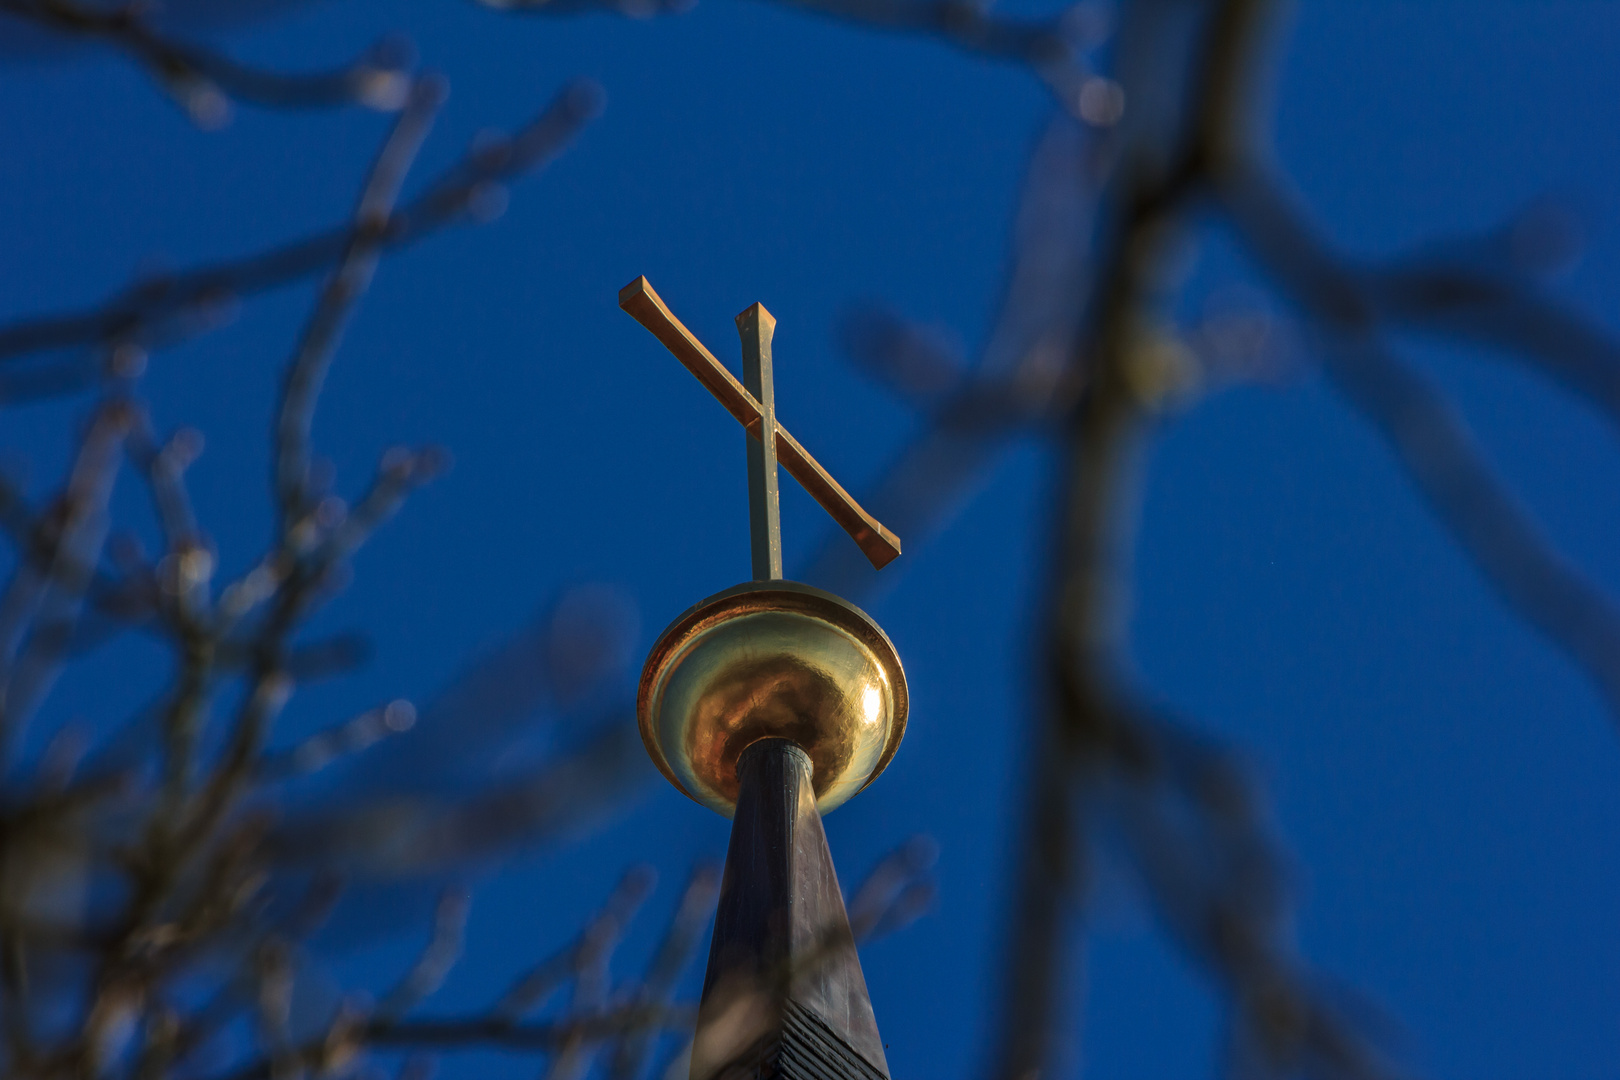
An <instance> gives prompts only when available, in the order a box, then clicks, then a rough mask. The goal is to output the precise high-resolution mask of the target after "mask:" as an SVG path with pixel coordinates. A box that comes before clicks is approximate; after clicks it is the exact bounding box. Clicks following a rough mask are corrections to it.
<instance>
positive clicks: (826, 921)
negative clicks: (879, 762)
mask: <svg viewBox="0 0 1620 1080" xmlns="http://www.w3.org/2000/svg"><path fill="white" fill-rule="evenodd" d="M737 772H738V777H739V779H740V780H741V790H740V792H739V794H738V798H737V814H736V817H735V818H734V819H733V822H732V826H731V847H730V850H729V851H728V852H727V853H726V872H725V877H724V879H723V881H722V884H721V887H720V908H719V911H718V913H717V914H716V916H715V923H714V944H713V946H712V947H711V948H710V950H709V969H708V974H707V975H706V977H705V978H704V982H703V1003H702V1005H701V1007H700V1009H699V1012H698V1027H697V1036H696V1038H695V1040H694V1042H693V1049H692V1072H691V1076H692V1080H755V1078H759V1080H765V1078H771V1080H775V1078H778V1077H780V1078H782V1080H831V1078H833V1077H838V1078H840V1080H842V1078H844V1077H849V1078H859V1080H877V1078H879V1077H883V1078H886V1077H887V1076H888V1075H889V1065H888V1061H887V1060H886V1059H885V1058H884V1056H883V1041H882V1039H881V1038H880V1037H879V1035H878V1029H877V1019H876V1017H874V1016H873V1015H872V1002H871V1000H870V999H869V998H868V997H867V993H866V979H865V977H864V976H863V975H862V974H861V963H860V959H859V958H858V957H857V956H856V954H855V942H854V940H853V938H852V937H851V935H850V929H849V916H848V915H847V914H846V913H845V911H844V899H843V894H842V893H841V892H840V891H839V888H838V875H837V873H836V872H835V871H834V870H833V864H832V856H831V855H830V854H829V852H828V850H827V834H826V832H825V831H824V830H823V829H822V827H821V813H820V811H818V810H817V809H816V800H815V794H814V791H813V788H812V785H811V764H810V756H809V755H808V754H806V753H805V752H804V751H803V750H801V749H799V748H798V747H797V746H796V745H794V744H793V743H791V742H789V741H788V740H786V739H761V740H760V741H758V742H756V743H754V744H752V745H751V746H749V747H748V749H747V750H745V751H744V752H743V754H742V759H741V760H740V761H739V762H738V765H737Z"/></svg>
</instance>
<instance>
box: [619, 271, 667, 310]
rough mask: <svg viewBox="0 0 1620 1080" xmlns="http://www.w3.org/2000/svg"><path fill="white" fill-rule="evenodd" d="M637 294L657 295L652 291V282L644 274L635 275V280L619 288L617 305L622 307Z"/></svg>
mask: <svg viewBox="0 0 1620 1080" xmlns="http://www.w3.org/2000/svg"><path fill="white" fill-rule="evenodd" d="M638 296H652V297H657V296H658V294H657V293H655V292H653V287H652V283H651V282H649V281H648V280H647V275H645V274H641V275H639V276H637V278H636V280H634V281H632V282H631V283H630V284H628V285H626V286H625V287H624V288H622V289H620V290H619V306H620V307H624V306H625V305H626V304H628V303H629V302H630V301H632V300H634V299H635V298H636V297H638Z"/></svg>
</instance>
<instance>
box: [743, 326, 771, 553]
mask: <svg viewBox="0 0 1620 1080" xmlns="http://www.w3.org/2000/svg"><path fill="white" fill-rule="evenodd" d="M775 332H776V319H775V318H774V317H773V316H772V315H771V313H770V312H768V311H766V310H765V307H764V305H762V304H754V305H753V306H752V307H750V308H749V309H748V310H747V311H745V312H743V313H742V314H741V315H738V316H737V333H738V335H740V336H741V337H742V355H743V386H744V387H746V388H747V390H748V392H749V393H750V394H753V395H754V398H755V399H756V400H757V401H758V402H759V406H760V418H759V430H758V431H757V432H756V431H754V430H753V429H752V426H750V430H749V432H748V437H747V438H746V440H745V441H746V442H747V443H748V535H749V540H750V544H751V547H752V550H753V557H754V580H755V581H780V580H782V513H781V499H780V496H779V493H778V489H777V486H776V389H775V387H774V385H773V380H772V378H771V335H772V334H774V333H775Z"/></svg>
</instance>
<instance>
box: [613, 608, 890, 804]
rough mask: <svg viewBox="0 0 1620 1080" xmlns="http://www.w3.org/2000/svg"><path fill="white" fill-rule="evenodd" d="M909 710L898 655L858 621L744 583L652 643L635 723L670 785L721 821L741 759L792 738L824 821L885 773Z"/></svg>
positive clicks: (843, 611) (857, 613)
mask: <svg viewBox="0 0 1620 1080" xmlns="http://www.w3.org/2000/svg"><path fill="white" fill-rule="evenodd" d="M908 704H909V703H908V701H907V698H906V675H905V672H904V670H902V669H901V667H900V656H899V654H898V653H896V652H895V650H894V645H893V643H892V642H890V641H889V638H888V635H886V634H885V633H884V632H883V631H882V630H881V629H879V628H878V625H877V623H875V622H873V621H872V620H871V618H870V617H868V616H867V614H866V613H865V612H864V611H862V610H861V609H860V608H858V607H856V606H855V605H854V604H851V603H849V602H848V601H847V600H843V599H841V598H839V597H837V596H834V595H833V594H832V593H829V592H824V591H822V590H821V589H816V588H812V587H811V586H809V585H801V584H799V583H798V582H795V581H751V582H748V583H746V584H743V585H738V586H736V587H735V588H731V589H727V590H726V591H725V592H722V593H717V594H716V595H714V596H711V597H709V598H708V599H707V600H704V601H703V602H701V603H699V604H697V605H696V606H694V607H692V608H689V609H688V610H687V611H686V612H685V613H684V614H683V615H681V617H680V618H678V619H676V620H675V621H674V622H673V623H671V624H670V625H669V628H668V629H666V630H665V631H664V632H663V634H662V635H660V636H659V638H658V642H657V643H656V644H655V645H654V646H653V649H652V652H651V653H650V654H649V655H648V657H647V665H646V667H644V668H643V669H642V671H641V686H640V689H639V691H638V693H637V695H636V719H637V721H638V723H639V724H640V726H641V738H642V741H643V742H645V743H646V744H647V753H648V755H649V756H651V757H652V759H653V763H654V764H656V765H657V766H658V768H659V770H660V771H661V772H663V774H664V775H665V776H666V777H667V778H668V779H669V782H670V783H672V784H674V785H675V787H676V788H678V789H679V790H680V791H681V792H682V793H683V794H685V795H687V796H689V797H690V798H692V799H694V800H695V801H697V802H700V803H702V804H703V805H704V806H707V807H709V808H710V809H712V810H715V811H717V812H719V813H721V814H724V815H725V816H726V817H730V816H731V815H732V813H733V812H734V810H735V809H736V805H737V759H738V758H739V757H740V756H741V755H742V752H743V751H744V750H745V749H747V748H748V746H749V745H750V744H752V743H754V742H757V741H758V740H760V739H766V738H771V737H777V738H784V739H790V740H792V741H793V742H794V743H796V744H797V745H798V746H799V747H800V749H802V750H804V752H805V753H807V754H809V755H810V761H811V764H812V766H813V772H812V775H811V785H812V786H813V787H814V789H815V793H816V806H817V808H818V809H820V811H821V812H822V813H826V812H827V811H829V810H832V809H833V808H834V807H836V806H840V805H842V804H843V803H844V802H846V801H847V800H848V799H849V798H850V796H852V795H854V794H855V793H856V792H858V791H860V790H861V789H862V788H864V787H865V786H866V785H867V784H870V783H871V782H872V781H873V780H874V779H876V778H877V775H878V774H879V773H881V772H882V771H883V769H884V767H885V766H887V765H888V764H889V759H890V758H892V757H894V752H895V750H897V749H898V748H899V746H900V739H901V737H902V736H903V735H904V734H905V730H906V711H907V708H908Z"/></svg>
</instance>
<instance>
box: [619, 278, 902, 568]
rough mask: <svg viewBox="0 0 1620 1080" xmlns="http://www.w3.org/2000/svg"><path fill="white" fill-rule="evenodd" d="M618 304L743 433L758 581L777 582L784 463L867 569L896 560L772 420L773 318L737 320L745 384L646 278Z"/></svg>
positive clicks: (756, 309) (883, 539) (885, 538)
mask: <svg viewBox="0 0 1620 1080" xmlns="http://www.w3.org/2000/svg"><path fill="white" fill-rule="evenodd" d="M619 306H620V307H621V308H623V309H624V310H625V311H627V312H629V313H630V315H631V316H633V317H634V318H635V320H636V321H637V322H639V323H640V324H641V325H642V326H645V327H646V328H647V329H648V330H650V331H652V335H653V337H656V338H657V339H658V340H659V341H662V342H663V343H664V347H665V348H667V349H669V351H670V352H672V353H674V354H675V358H676V359H677V360H679V361H680V362H681V363H682V364H685V365H686V369H687V370H688V371H690V372H691V373H692V374H693V375H696V376H697V380H698V382H700V383H702V384H703V385H704V386H706V387H708V390H709V393H711V394H713V395H714V396H715V397H716V398H718V399H719V400H720V404H722V405H724V406H725V407H726V411H727V412H729V413H731V415H732V416H734V417H736V418H737V421H738V422H739V423H741V424H742V426H743V427H744V428H745V429H747V432H748V520H749V539H750V542H751V545H752V549H753V556H754V580H755V581H780V580H781V578H782V523H781V515H780V509H779V500H778V496H777V487H776V466H777V463H778V462H781V464H782V467H783V468H785V469H787V471H788V475H789V476H792V477H793V478H794V479H795V480H797V481H798V482H799V483H800V484H802V485H803V486H804V489H805V490H806V491H808V492H809V493H810V495H811V497H812V498H814V499H815V500H816V502H818V503H820V504H821V508H822V509H823V510H825V511H827V513H828V514H830V515H832V519H833V520H834V521H836V522H838V524H839V525H841V526H843V529H844V531H845V532H847V533H849V535H850V538H851V539H853V540H854V541H855V543H856V544H857V545H859V547H860V549H861V551H862V552H864V553H865V555H866V557H867V558H868V559H869V560H871V563H872V565H873V566H874V567H875V568H877V569H879V570H881V569H883V568H884V567H885V566H887V565H888V564H889V563H891V562H893V561H894V560H895V559H896V558H897V557H898V556H899V555H900V538H899V537H898V536H896V535H894V533H892V532H890V531H889V530H888V529H885V528H884V527H883V526H882V525H881V524H879V522H878V520H877V519H876V518H874V517H873V516H872V515H871V514H868V513H867V512H866V511H865V510H863V509H861V505H860V503H858V502H856V501H855V500H854V499H853V498H852V497H851V496H850V494H849V492H847V491H845V490H844V489H843V488H842V487H841V486H840V485H839V483H838V481H836V480H834V479H833V478H832V476H831V475H830V474H829V473H828V472H827V470H826V469H824V468H822V467H821V463H820V462H818V461H817V460H816V459H815V458H813V457H811V456H810V451H808V450H806V449H805V448H804V447H803V446H802V445H800V443H799V440H798V439H795V438H794V437H793V436H792V435H789V434H788V430H787V428H785V427H783V426H782V425H781V424H779V423H777V421H776V390H775V387H774V385H773V380H772V378H771V335H772V334H773V333H774V332H775V330H776V319H775V318H774V317H773V316H772V315H771V313H770V312H768V311H766V310H765V307H764V305H762V304H754V305H753V306H752V307H750V308H749V309H748V310H747V311H744V312H743V313H742V314H741V315H738V316H737V333H738V334H739V335H741V337H742V354H743V380H744V381H743V382H741V383H739V382H738V381H737V378H736V376H734V375H733V374H732V373H731V372H730V371H729V370H727V369H726V366H725V365H724V364H722V363H721V362H720V361H719V360H716V359H715V357H714V354H713V353H711V352H710V351H709V350H708V349H706V348H704V347H703V342H701V341H699V340H698V339H697V338H696V337H694V336H693V334H692V332H691V331H690V330H688V329H687V328H686V327H685V326H683V325H681V320H679V319H677V318H676V317H675V316H674V315H673V314H672V313H671V312H670V310H669V308H668V307H667V306H666V305H665V304H664V301H663V300H661V299H660V298H659V296H658V294H657V293H655V292H653V287H652V286H651V285H649V284H648V283H647V279H646V278H645V277H638V278H636V280H634V281H632V282H631V283H630V284H628V285H626V286H625V287H624V288H622V289H620V290H619Z"/></svg>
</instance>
